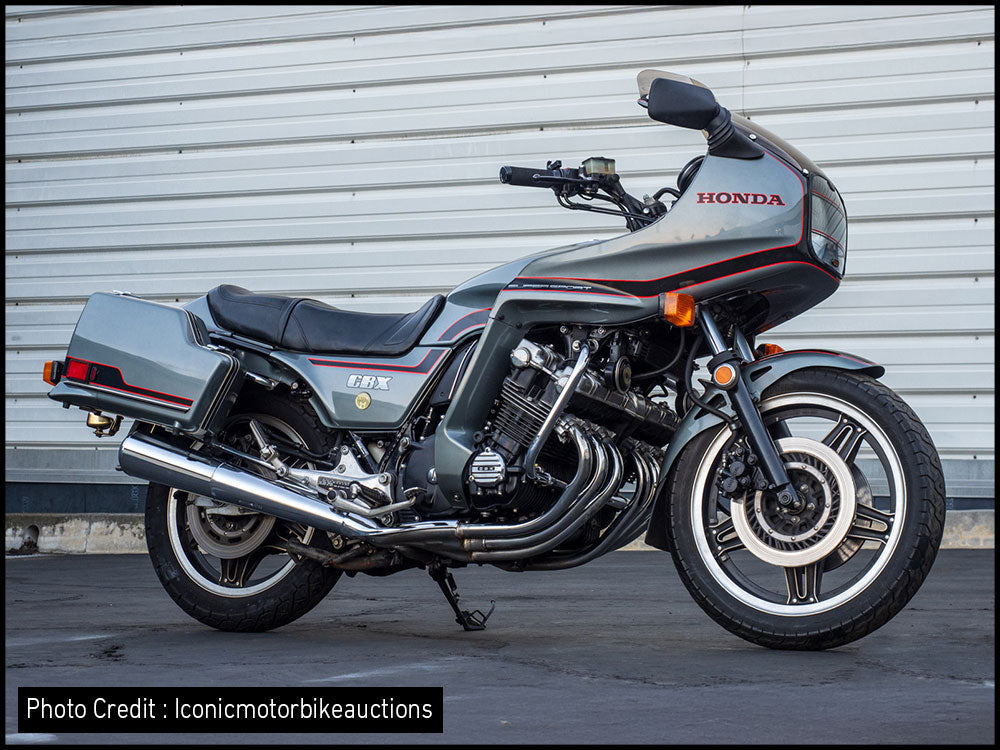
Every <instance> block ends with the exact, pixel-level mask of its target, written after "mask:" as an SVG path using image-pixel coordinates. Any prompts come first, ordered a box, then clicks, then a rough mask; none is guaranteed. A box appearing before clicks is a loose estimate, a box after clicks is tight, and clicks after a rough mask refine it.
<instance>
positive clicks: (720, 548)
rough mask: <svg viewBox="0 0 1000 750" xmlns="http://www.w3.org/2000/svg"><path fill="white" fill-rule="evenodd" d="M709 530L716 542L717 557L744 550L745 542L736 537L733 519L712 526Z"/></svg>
mask: <svg viewBox="0 0 1000 750" xmlns="http://www.w3.org/2000/svg"><path fill="white" fill-rule="evenodd" d="M709 529H710V530H711V531H712V538H713V540H714V541H715V553H716V555H717V556H722V555H726V554H728V553H730V552H735V551H736V550H738V549H743V542H741V541H740V538H739V536H737V535H736V527H735V526H734V525H733V519H732V518H731V517H730V518H727V519H726V520H724V521H720V522H719V523H717V524H715V525H714V526H710V527H709Z"/></svg>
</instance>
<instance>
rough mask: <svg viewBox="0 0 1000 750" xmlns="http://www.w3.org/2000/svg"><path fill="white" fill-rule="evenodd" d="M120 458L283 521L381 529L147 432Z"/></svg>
mask: <svg viewBox="0 0 1000 750" xmlns="http://www.w3.org/2000/svg"><path fill="white" fill-rule="evenodd" d="M118 462H119V463H120V464H121V467H122V470H123V471H124V472H125V473H126V474H129V475H130V476H133V477H138V478H139V479H147V480H149V481H150V482H157V483H159V484H165V485H167V486H168V487H173V488H175V489H178V490H184V491H185V492H192V493H194V494H196V495H204V496H205V497H211V498H213V499H215V500H219V501H220V502H224V503H232V504H233V505H238V506H240V507H242V508H249V509H250V510H255V511H258V512H260V513H266V514H267V515H269V516H276V517H277V518H280V519H282V520H284V521H291V522H292V523H302V524H305V525H306V526H312V527H314V528H317V529H320V530H322V531H332V532H334V533H337V534H341V535H343V536H346V537H352V538H369V537H371V536H374V535H376V534H377V533H378V531H379V527H377V526H376V525H375V524H374V523H371V522H365V521H362V520H358V519H354V518H351V517H349V516H345V515H343V514H341V513H338V512H337V511H335V510H334V509H333V508H331V507H330V506H329V505H328V504H327V503H324V502H323V501H321V500H318V499H313V498H310V497H308V496H306V495H303V494H300V493H298V492H294V491H292V490H290V489H287V488H285V487H282V486H281V485H279V484H275V483H274V482H271V481H269V480H267V479H265V478H264V477H262V476H258V475H257V474H252V473H250V472H248V471H244V470H243V469H239V468H236V467H234V466H230V465H229V464H226V463H224V462H222V461H218V460H215V459H211V458H208V457H206V456H202V455H199V454H197V453H191V452H185V451H183V450H182V449H180V448H176V447H174V446H172V445H168V444H167V443H163V442H161V441H159V440H157V439H156V438H153V437H149V436H147V435H140V434H133V435H130V436H128V437H127V438H125V439H124V440H123V441H122V444H121V448H119V449H118Z"/></svg>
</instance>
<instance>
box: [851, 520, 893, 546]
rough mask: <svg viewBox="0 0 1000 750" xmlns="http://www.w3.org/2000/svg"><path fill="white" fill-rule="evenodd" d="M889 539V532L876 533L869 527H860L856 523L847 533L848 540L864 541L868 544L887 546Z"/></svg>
mask: <svg viewBox="0 0 1000 750" xmlns="http://www.w3.org/2000/svg"><path fill="white" fill-rule="evenodd" d="M888 537H889V532H888V530H883V531H876V530H875V529H871V528H869V527H867V526H859V525H858V524H857V523H855V524H854V525H853V526H851V528H850V529H849V530H848V532H847V538H848V539H862V540H864V541H866V542H878V543H879V544H885V542H886V540H887V539H888Z"/></svg>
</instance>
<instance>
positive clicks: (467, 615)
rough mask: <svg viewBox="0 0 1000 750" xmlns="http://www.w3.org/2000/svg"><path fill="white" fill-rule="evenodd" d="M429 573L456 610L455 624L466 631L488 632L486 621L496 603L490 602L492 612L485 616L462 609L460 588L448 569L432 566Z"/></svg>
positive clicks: (477, 611)
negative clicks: (459, 602)
mask: <svg viewBox="0 0 1000 750" xmlns="http://www.w3.org/2000/svg"><path fill="white" fill-rule="evenodd" d="M427 572H428V573H430V575H431V578H433V579H434V580H435V581H436V582H437V585H438V586H440V587H441V591H442V592H443V593H444V598H445V599H447V600H448V604H450V605H451V608H452V609H453V610H455V622H457V623H458V624H459V625H461V626H462V627H463V628H465V629H466V630H486V621H487V620H488V619H490V615H492V614H493V610H494V609H496V608H497V603H496V602H495V601H493V600H491V601H490V605H491V606H490V611H489V612H487V613H486V614H485V615H484V614H483V613H482V612H481V611H480V610H478V609H476V610H473V611H472V612H470V611H469V610H467V609H462V608H461V607H459V606H458V588H457V587H456V586H455V579H454V578H453V577H452V575H451V573H449V572H448V570H447V568H445V567H443V566H441V565H432V566H428V568H427Z"/></svg>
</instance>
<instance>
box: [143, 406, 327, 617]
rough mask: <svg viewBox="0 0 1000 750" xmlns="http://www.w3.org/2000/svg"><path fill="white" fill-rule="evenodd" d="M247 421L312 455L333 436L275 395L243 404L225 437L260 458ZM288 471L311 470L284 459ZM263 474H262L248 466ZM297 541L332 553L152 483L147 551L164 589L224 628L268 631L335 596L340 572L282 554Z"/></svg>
mask: <svg viewBox="0 0 1000 750" xmlns="http://www.w3.org/2000/svg"><path fill="white" fill-rule="evenodd" d="M250 419H256V420H257V421H258V422H259V423H260V424H261V425H262V426H263V427H264V428H265V429H266V430H267V431H268V432H269V433H270V434H272V435H274V436H275V437H278V438H280V439H282V440H284V441H287V442H288V443H290V444H292V445H301V446H304V447H305V448H308V449H309V450H311V451H322V450H324V449H327V448H328V447H329V445H328V436H327V434H326V433H325V432H324V431H323V430H322V429H321V428H320V426H319V425H318V424H317V423H316V421H315V418H314V417H313V415H312V414H311V412H309V411H308V410H307V409H305V408H304V407H302V406H300V405H299V404H296V403H293V402H291V401H287V400H282V399H278V398H275V397H273V396H270V395H263V394H255V395H253V396H250V397H244V398H241V400H240V401H239V402H237V404H236V405H235V406H234V408H233V414H232V416H231V417H230V418H229V420H228V421H227V423H226V425H225V427H224V428H223V430H221V431H220V439H222V441H223V442H225V443H227V444H229V445H232V446H233V447H236V448H239V449H240V450H243V451H244V452H247V453H251V454H252V453H254V452H255V451H254V449H253V447H252V446H254V445H255V443H254V442H253V437H252V435H251V434H250V430H249V422H250ZM283 458H285V459H286V463H287V464H289V465H290V466H300V465H301V466H308V464H306V463H304V462H302V461H301V460H300V459H299V460H296V459H294V458H290V457H283ZM246 468H248V469H252V470H254V471H257V472H259V473H262V474H263V473H265V472H266V470H264V469H259V468H257V467H253V466H248V467H246ZM290 539H294V540H297V541H300V542H302V543H306V544H311V545H312V546H316V547H327V548H328V547H329V541H328V539H327V537H326V534H325V533H323V532H319V531H316V530H315V529H312V528H308V527H305V526H302V525H301V524H293V523H289V522H286V521H282V520H280V519H277V518H275V517H274V516H268V515H265V514H263V513H255V512H252V511H248V510H245V509H243V508H239V507H237V506H235V505H230V504H227V503H220V502H218V501H216V500H213V499H211V498H207V497H203V496H201V495H193V494H191V493H188V492H184V491H182V490H176V489H173V488H170V487H165V486H163V485H160V484H150V485H149V490H148V492H147V496H146V545H147V547H148V549H149V554H150V558H151V560H152V562H153V567H154V568H155V569H156V573H157V575H158V576H159V578H160V582H161V583H162V584H163V586H164V588H165V589H166V590H167V593H169V594H170V596H171V597H172V598H173V600H174V601H175V602H177V604H178V605H179V606H180V607H181V609H183V610H184V611H185V612H187V613H188V614H189V615H191V616H192V617H194V618H195V619H197V620H199V621H201V622H203V623H205V624H206V625H210V626H212V627H214V628H218V629H220V630H234V631H263V630H270V629H272V628H276V627H280V626H281V625H285V624H287V623H289V622H292V621H293V620H295V619H297V618H299V617H301V616H302V615H304V614H305V613H306V612H308V611H309V610H311V609H312V608H313V607H315V606H316V605H317V604H318V603H319V602H320V601H321V600H322V599H323V597H325V596H326V595H327V593H329V591H330V589H331V588H333V586H334V584H336V582H337V580H338V578H340V575H341V573H340V571H338V570H335V569H333V568H328V567H323V566H321V565H320V564H319V563H317V562H314V561H312V560H302V559H293V558H292V557H290V556H289V555H288V553H287V552H286V550H285V544H286V543H287V542H288V540H290Z"/></svg>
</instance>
